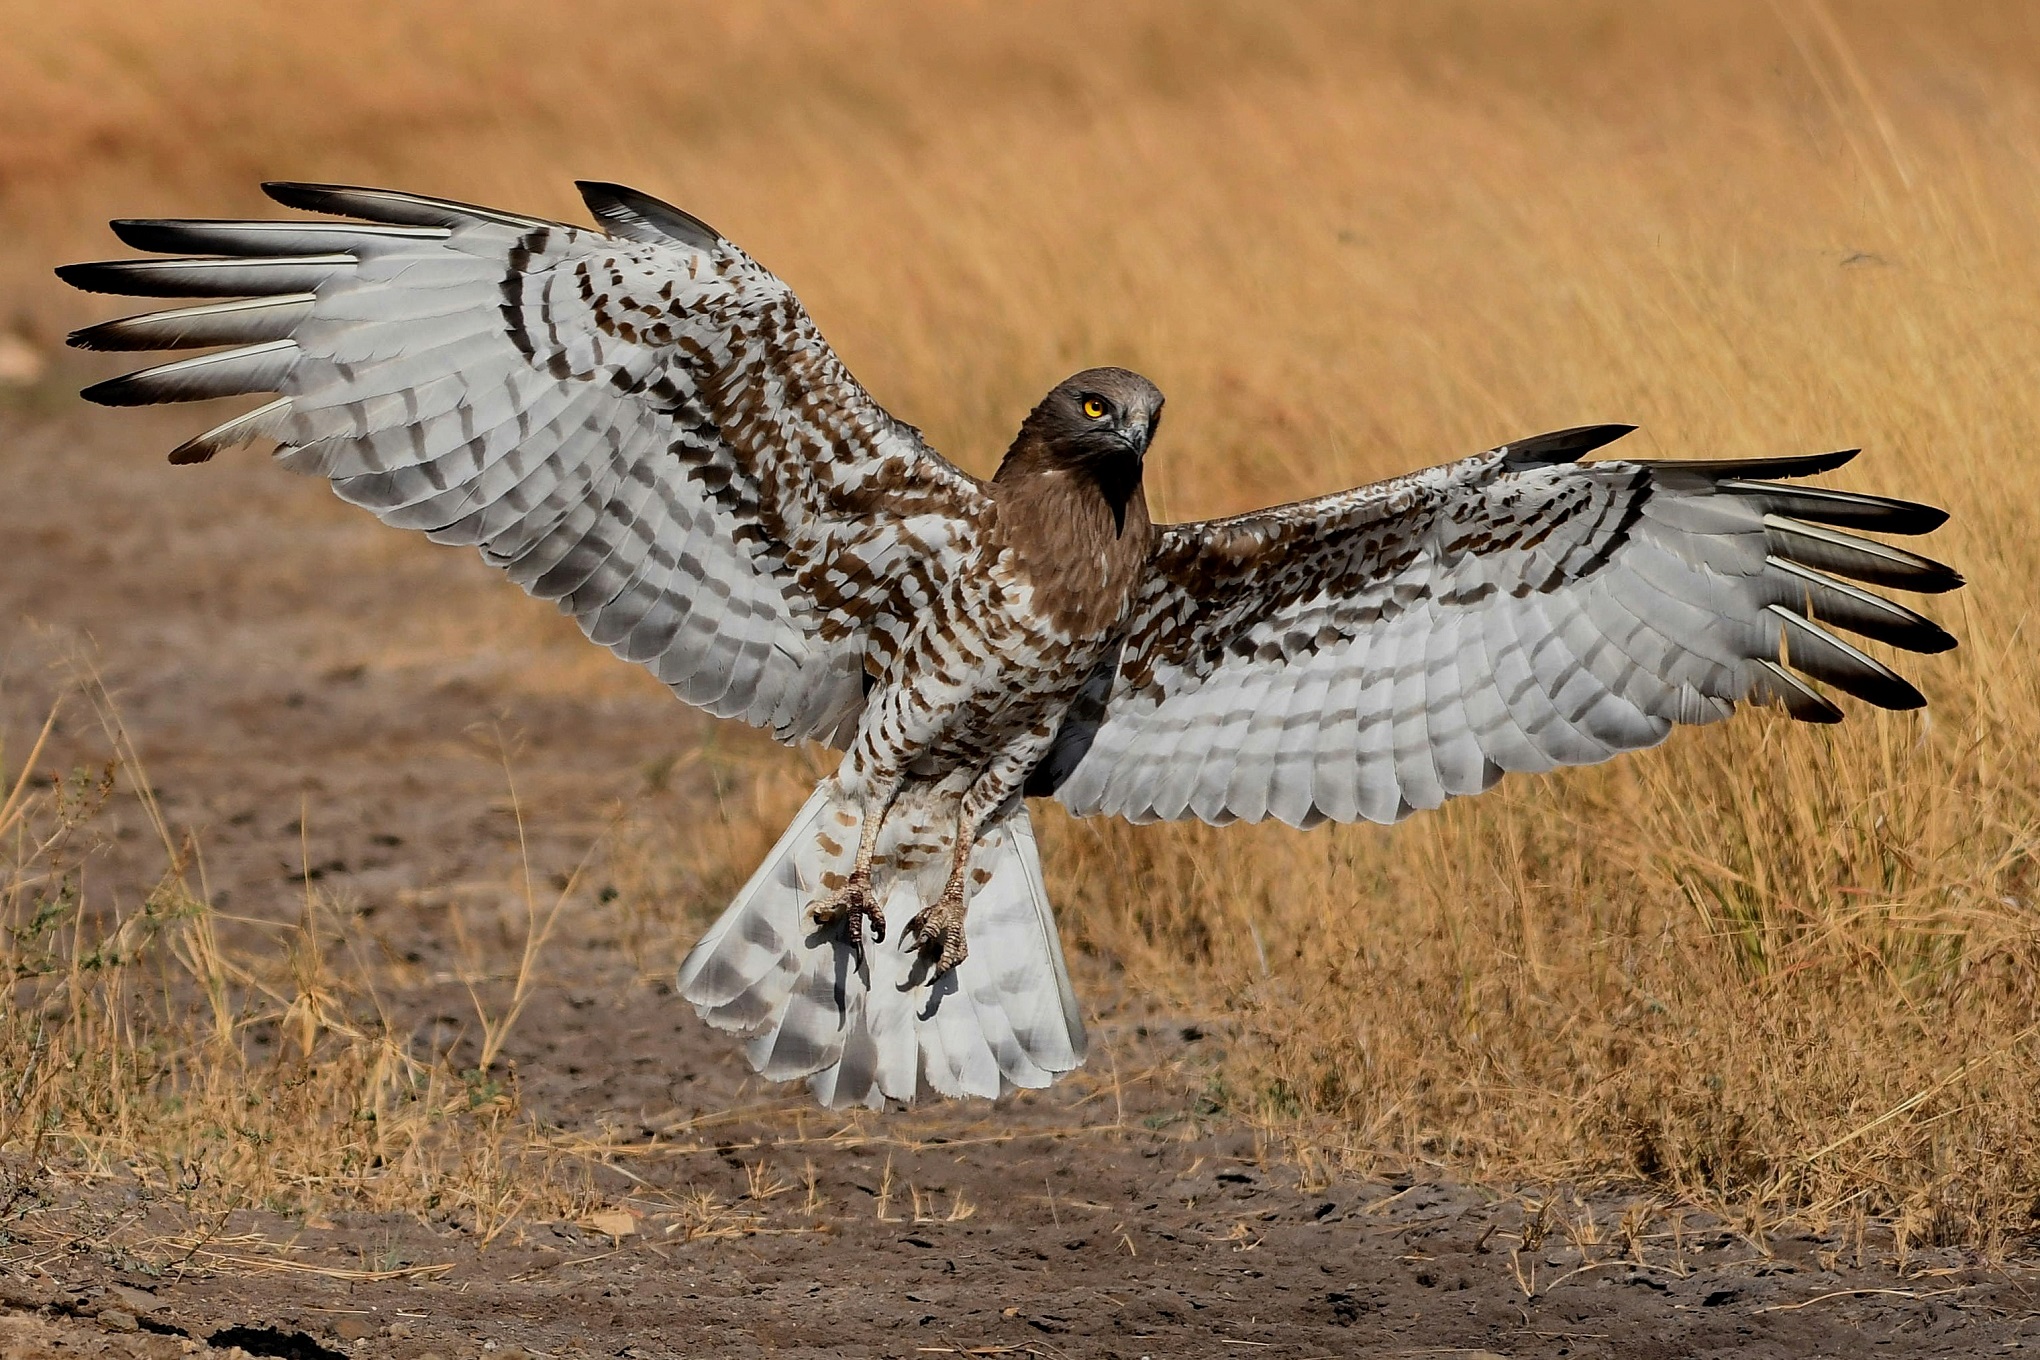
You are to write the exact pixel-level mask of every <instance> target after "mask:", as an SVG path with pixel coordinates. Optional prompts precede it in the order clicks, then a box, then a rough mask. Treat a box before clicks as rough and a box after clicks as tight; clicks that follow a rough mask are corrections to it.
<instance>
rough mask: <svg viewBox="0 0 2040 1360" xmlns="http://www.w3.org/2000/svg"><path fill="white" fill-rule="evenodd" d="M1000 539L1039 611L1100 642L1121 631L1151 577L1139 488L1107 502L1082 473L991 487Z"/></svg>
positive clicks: (1026, 477) (1031, 475) (1057, 471)
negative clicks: (1143, 584)
mask: <svg viewBox="0 0 2040 1360" xmlns="http://www.w3.org/2000/svg"><path fill="white" fill-rule="evenodd" d="M991 487H992V492H993V495H994V497H995V498H996V501H997V504H998V527H997V534H998V537H999V540H1000V542H1001V543H1002V544H1003V545H1004V546H1005V547H1007V548H1008V549H1010V550H1011V552H1012V554H1013V556H1012V561H1013V564H1014V568H1015V570H1016V571H1017V572H1018V573H1019V575H1020V576H1021V578H1022V579H1023V580H1024V581H1026V583H1027V584H1028V585H1030V586H1032V587H1033V590H1034V607H1035V608H1036V609H1037V610H1039V611H1040V612H1041V613H1042V614H1043V615H1044V616H1046V617H1047V619H1048V620H1049V621H1050V622H1051V623H1052V624H1053V625H1054V626H1055V627H1056V628H1057V629H1059V630H1061V631H1063V632H1066V633H1069V634H1071V635H1073V636H1076V637H1088V638H1100V637H1104V636H1106V635H1108V634H1110V633H1111V632H1113V631H1114V630H1115V629H1117V628H1118V627H1119V624H1120V621H1121V620H1122V619H1124V618H1125V616H1126V606H1127V603H1128V601H1129V600H1131V599H1132V597H1133V593H1134V591H1136V590H1137V589H1139V588H1140V583H1141V581H1142V580H1143V579H1144V577H1145V575H1146V571H1147V557H1148V541H1149V536H1150V532H1151V529H1150V525H1149V523H1148V512H1147V498H1146V496H1145V495H1144V494H1143V493H1142V491H1141V488H1140V485H1139V483H1138V482H1137V481H1136V482H1135V483H1133V485H1132V486H1131V487H1129V488H1126V489H1124V490H1120V491H1118V492H1117V494H1115V495H1108V494H1107V492H1106V489H1105V488H1104V487H1102V486H1101V485H1100V484H1099V482H1098V480H1097V479H1096V478H1095V477H1093V476H1091V475H1089V474H1088V473H1087V472H1086V471H1084V470H1081V469H1068V468H1043V469H1038V470H1034V469H1030V470H1028V471H1026V472H1025V473H1023V474H1022V475H1018V476H1010V477H1008V476H1002V477H1001V478H1000V480H998V481H996V482H994V483H992V484H991Z"/></svg>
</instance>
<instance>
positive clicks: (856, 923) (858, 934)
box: [809, 869, 885, 950]
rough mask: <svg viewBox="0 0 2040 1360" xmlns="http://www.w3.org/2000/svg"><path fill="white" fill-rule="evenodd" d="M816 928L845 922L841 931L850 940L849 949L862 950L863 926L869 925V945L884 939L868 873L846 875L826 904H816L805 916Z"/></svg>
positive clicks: (883, 921) (881, 922)
mask: <svg viewBox="0 0 2040 1360" xmlns="http://www.w3.org/2000/svg"><path fill="white" fill-rule="evenodd" d="M809 914H810V915H811V916H813V918H814V922H815V924H816V925H818V926H832V925H834V924H836V922H838V921H843V922H845V923H846V924H845V926H844V931H845V933H846V934H848V935H849V937H850V947H851V948H852V949H857V950H862V949H863V948H864V923H865V922H866V921H869V922H870V923H871V939H872V943H874V944H877V943H879V942H880V941H882V940H884V939H885V913H884V912H882V911H880V910H879V909H878V895H877V894H876V893H874V892H872V890H871V873H870V871H869V870H863V869H860V870H858V871H857V872H855V873H853V874H851V875H850V878H849V881H848V882H846V883H845V884H844V885H843V890H842V891H841V892H839V893H837V894H836V895H835V896H834V897H832V898H830V899H829V900H828V901H826V902H817V903H815V905H814V910H813V911H812V912H810V913H809Z"/></svg>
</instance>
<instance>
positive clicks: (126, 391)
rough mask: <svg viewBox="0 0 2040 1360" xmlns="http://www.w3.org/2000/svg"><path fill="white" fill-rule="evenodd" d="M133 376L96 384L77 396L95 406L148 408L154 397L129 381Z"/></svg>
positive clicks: (125, 375) (129, 374)
mask: <svg viewBox="0 0 2040 1360" xmlns="http://www.w3.org/2000/svg"><path fill="white" fill-rule="evenodd" d="M134 376H135V375H134V374H132V373H123V374H121V375H120V376H119V377H118V378H108V379H107V380H106V381H105V382H96V383H94V384H92V386H90V387H88V388H86V389H85V390H84V391H82V392H80V393H79V394H78V395H79V396H81V397H83V398H85V400H87V401H89V402H92V403H93V404H94V405H97V406H148V405H151V404H152V403H154V402H155V401H156V397H155V396H153V395H151V394H150V393H148V392H145V391H143V390H142V389H141V388H139V387H138V386H137V385H136V384H134V383H133V382H130V381H129V379H131V378H133V377H134Z"/></svg>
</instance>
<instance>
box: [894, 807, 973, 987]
mask: <svg viewBox="0 0 2040 1360" xmlns="http://www.w3.org/2000/svg"><path fill="white" fill-rule="evenodd" d="M976 841H977V825H976V823H975V822H974V820H973V819H972V818H971V817H970V816H969V814H968V813H966V814H963V815H961V816H959V817H958V818H957V819H956V850H955V852H954V854H953V855H952V857H951V859H950V862H949V881H948V882H946V883H944V884H943V885H942V895H941V896H939V897H937V898H936V899H935V900H934V901H933V902H931V903H929V904H928V905H927V906H925V907H923V908H922V909H921V911H920V913H919V914H918V915H916V916H915V917H914V919H913V920H911V921H909V922H907V933H906V934H905V935H903V936H901V937H900V943H901V944H902V945H904V946H905V947H906V948H909V949H919V950H921V951H922V952H923V953H926V952H929V951H931V950H932V951H934V952H935V954H936V956H937V957H936V959H935V966H934V968H933V969H931V970H930V971H929V973H928V977H929V979H930V980H933V979H935V978H938V977H941V976H942V975H943V974H944V973H946V972H948V971H949V970H950V969H952V968H954V967H956V965H957V964H959V963H962V962H963V960H964V958H965V956H967V955H968V954H969V953H970V946H969V945H967V944H965V943H964V939H963V909H964V907H965V906H966V905H968V902H969V892H968V889H967V888H966V887H965V883H964V876H965V871H966V870H968V869H969V868H970V852H971V847H972V846H973V845H974V844H976Z"/></svg>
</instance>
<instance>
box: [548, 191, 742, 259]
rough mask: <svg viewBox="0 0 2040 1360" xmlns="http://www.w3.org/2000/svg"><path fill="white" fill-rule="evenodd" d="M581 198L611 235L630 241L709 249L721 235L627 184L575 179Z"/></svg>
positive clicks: (686, 213) (678, 209)
mask: <svg viewBox="0 0 2040 1360" xmlns="http://www.w3.org/2000/svg"><path fill="white" fill-rule="evenodd" d="M574 187H575V188H576V189H579V190H580V191H581V201H582V202H583V203H586V204H587V205H588V211H589V212H590V213H592V214H594V216H595V220H596V221H597V222H600V223H601V224H602V228H603V230H604V231H607V232H608V233H609V234H610V235H612V236H622V237H626V238H628V239H630V240H633V241H666V240H670V241H678V242H680V243H681V244H683V245H690V246H693V247H694V248H695V249H696V250H706V251H712V250H714V249H715V248H716V247H717V246H718V245H720V244H721V243H722V240H723V235H722V233H721V232H719V231H717V230H716V229H715V228H714V227H711V226H710V225H708V223H706V222H704V221H702V220H701V219H700V218H698V217H696V216H695V215H694V214H693V213H691V212H688V211H686V210H685V209H683V208H676V207H674V206H673V205H672V204H671V203H666V202H663V201H661V200H659V199H656V198H653V197H652V196H651V195H650V194H647V193H643V192H641V191H639V190H637V189H633V188H630V187H629V186H628V185H623V184H611V183H609V182H607V181H606V180H595V179H577V180H575V181H574Z"/></svg>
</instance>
